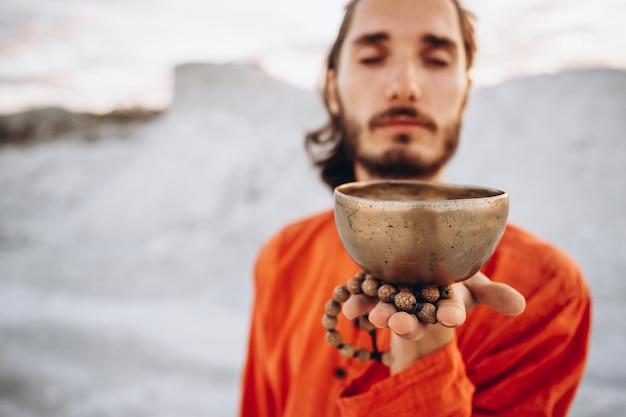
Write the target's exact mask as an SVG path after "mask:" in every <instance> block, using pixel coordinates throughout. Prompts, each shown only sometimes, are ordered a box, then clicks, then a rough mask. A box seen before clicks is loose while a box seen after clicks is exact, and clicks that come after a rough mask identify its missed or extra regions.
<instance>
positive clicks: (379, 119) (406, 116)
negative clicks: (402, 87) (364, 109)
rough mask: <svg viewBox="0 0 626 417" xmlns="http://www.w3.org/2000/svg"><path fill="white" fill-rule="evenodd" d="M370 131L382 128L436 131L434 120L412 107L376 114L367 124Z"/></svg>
mask: <svg viewBox="0 0 626 417" xmlns="http://www.w3.org/2000/svg"><path fill="white" fill-rule="evenodd" d="M369 127H370V129H372V130H373V129H376V128H384V127H423V128H425V129H429V130H432V131H435V130H436V124H435V122H434V120H433V119H432V118H431V117H430V116H428V115H426V114H424V113H421V112H418V111H417V110H416V109H414V108H412V107H392V108H390V109H387V110H385V111H383V112H381V113H378V114H376V115H375V116H374V117H372V118H371V120H370V122H369Z"/></svg>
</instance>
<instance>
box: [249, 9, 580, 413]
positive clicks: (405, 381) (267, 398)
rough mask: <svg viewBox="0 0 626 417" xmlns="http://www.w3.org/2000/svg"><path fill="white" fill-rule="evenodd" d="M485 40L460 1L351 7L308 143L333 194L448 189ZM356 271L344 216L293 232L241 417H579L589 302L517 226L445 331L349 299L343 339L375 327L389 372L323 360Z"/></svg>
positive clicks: (267, 292) (265, 291)
mask: <svg viewBox="0 0 626 417" xmlns="http://www.w3.org/2000/svg"><path fill="white" fill-rule="evenodd" d="M473 39H474V38H473V27H472V24H471V20H470V18H469V15H468V13H467V12H466V11H465V10H464V9H462V8H461V7H460V5H459V4H458V2H457V1H456V0H356V1H352V2H351V3H350V4H349V5H348V6H347V9H346V16H345V19H344V22H343V24H342V26H341V29H340V32H339V36H338V38H337V41H336V43H335V45H334V46H333V48H332V50H331V52H330V55H329V58H328V67H327V74H326V85H325V89H324V99H325V103H326V107H327V110H328V112H329V116H330V122H329V124H328V125H327V126H325V127H323V128H322V129H320V130H318V131H316V132H312V133H311V134H309V135H308V137H307V146H308V148H309V150H310V152H311V154H312V155H313V156H314V158H315V160H316V163H317V165H318V166H320V168H321V170H322V177H323V179H324V180H325V181H326V183H327V184H329V185H330V186H331V187H334V186H336V185H338V184H341V183H343V182H347V181H351V180H355V179H356V180H369V179H377V178H414V179H426V180H433V181H440V180H442V178H443V176H442V175H443V172H442V170H443V167H444V165H445V164H446V162H447V161H448V160H449V159H450V157H451V156H452V155H453V154H454V151H455V149H456V147H457V143H458V138H459V131H460V126H461V117H462V113H463V111H464V109H465V104H466V101H467V96H468V91H469V88H470V84H471V82H470V79H469V76H468V70H469V68H470V67H471V64H472V58H473V54H474V50H475V46H474V40H473ZM320 149H321V152H322V153H321V154H320ZM324 152H327V153H324ZM358 271H359V269H358V267H356V266H355V264H354V263H353V262H352V261H351V260H350V258H349V257H348V255H347V254H346V253H345V250H344V249H343V247H342V245H341V242H340V240H339V238H338V235H337V232H336V229H335V226H334V221H333V215H332V211H328V212H325V213H322V214H319V215H316V216H313V217H311V218H308V219H305V220H302V221H300V222H297V223H295V224H292V225H290V226H288V227H286V228H285V229H283V230H282V231H281V232H280V233H279V234H277V235H276V236H275V237H274V238H273V239H272V240H271V241H270V242H269V243H268V244H267V245H266V246H265V247H264V248H263V250H262V251H261V253H260V256H259V259H258V262H257V265H256V271H255V273H256V274H255V284H256V298H255V303H254V308H253V314H252V325H251V331H250V342H249V352H248V358H247V363H246V369H245V373H244V380H243V398H242V407H241V415H242V416H245V417H249V416H298V417H303V416H366V415H367V416H395V417H398V416H404V415H406V416H416V415H418V416H421V415H424V416H469V415H474V416H479V415H490V416H492V415H498V416H511V415H522V416H563V415H565V414H566V413H567V410H568V408H569V405H570V404H571V401H572V400H573V397H574V394H575V391H576V388H577V386H578V384H579V382H580V379H581V376H582V373H583V368H584V362H585V358H586V354H587V345H588V336H589V320H590V298H589V292H588V289H587V287H586V284H585V282H584V280H583V278H582V277H581V274H580V272H579V270H578V268H577V267H576V266H575V265H574V263H573V262H572V261H571V260H570V259H569V258H567V257H566V256H565V255H564V254H562V253H561V252H559V251H558V250H557V249H555V248H554V247H552V246H550V245H548V244H546V243H544V242H541V241H539V240H538V239H536V238H534V237H532V236H530V235H529V234H528V233H526V232H524V231H522V230H520V229H519V228H516V227H514V226H510V225H509V226H508V227H507V230H506V232H505V234H504V237H503V238H502V241H501V243H500V245H499V246H498V249H497V250H496V252H495V254H494V255H493V256H492V258H491V259H490V260H489V261H488V262H487V264H486V265H485V266H484V267H483V268H482V271H481V272H480V273H479V274H477V275H476V276H474V277H471V278H470V279H468V280H466V281H464V282H463V283H459V284H455V286H454V296H453V297H452V298H451V299H449V300H444V301H440V302H439V304H438V311H437V319H438V324H434V325H424V324H422V323H420V322H419V321H418V320H417V319H416V318H415V316H414V315H410V314H408V313H405V312H398V311H396V309H395V308H394V307H392V305H391V304H384V303H380V304H378V303H377V300H376V299H374V298H369V297H367V296H364V295H359V296H353V297H351V298H350V299H349V300H348V301H346V303H345V304H344V306H343V313H344V316H345V317H341V319H340V320H339V324H338V325H337V330H338V331H339V332H340V333H341V334H342V336H343V338H344V340H346V341H349V342H350V343H352V344H354V345H355V346H368V345H369V335H368V334H367V333H366V332H363V331H361V330H359V328H358V326H355V325H354V323H353V322H351V321H350V320H349V319H355V318H357V317H359V316H361V315H362V314H366V313H368V312H369V318H370V321H371V322H372V323H373V324H374V325H375V326H376V327H377V328H378V331H377V340H378V344H379V347H380V348H381V350H386V349H390V351H391V353H392V355H393V358H394V359H393V362H392V364H391V366H390V367H387V366H386V365H384V364H382V363H381V362H378V361H367V362H360V361H358V360H357V359H356V358H344V357H342V356H341V355H339V354H338V353H337V351H336V350H335V349H333V348H331V347H330V346H328V345H327V344H326V341H325V330H324V328H323V327H322V325H321V323H320V318H321V317H322V315H323V314H324V311H325V310H324V308H325V307H324V305H325V303H326V301H327V299H328V298H330V297H331V296H332V293H333V289H334V288H335V287H336V286H337V285H340V284H343V283H345V282H346V280H347V279H348V278H350V277H351V276H353V275H354V274H355V273H357V272H358ZM487 277H489V278H487ZM514 288H515V289H514Z"/></svg>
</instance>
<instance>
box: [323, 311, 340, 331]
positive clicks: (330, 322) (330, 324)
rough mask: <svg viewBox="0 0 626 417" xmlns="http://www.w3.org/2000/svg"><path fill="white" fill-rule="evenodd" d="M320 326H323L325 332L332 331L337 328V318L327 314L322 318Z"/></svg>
mask: <svg viewBox="0 0 626 417" xmlns="http://www.w3.org/2000/svg"><path fill="white" fill-rule="evenodd" d="M322 326H324V328H325V329H326V330H333V329H334V328H335V327H337V317H331V316H329V315H328V314H324V315H323V316H322Z"/></svg>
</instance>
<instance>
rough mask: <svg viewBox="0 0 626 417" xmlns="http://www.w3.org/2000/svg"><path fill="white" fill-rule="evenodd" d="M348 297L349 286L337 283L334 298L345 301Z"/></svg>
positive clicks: (339, 301) (341, 301)
mask: <svg viewBox="0 0 626 417" xmlns="http://www.w3.org/2000/svg"><path fill="white" fill-rule="evenodd" d="M348 298H350V291H348V287H346V286H345V285H337V286H336V287H335V290H334V291H333V300H335V301H337V302H338V303H343V302H344V301H346V300H347V299H348Z"/></svg>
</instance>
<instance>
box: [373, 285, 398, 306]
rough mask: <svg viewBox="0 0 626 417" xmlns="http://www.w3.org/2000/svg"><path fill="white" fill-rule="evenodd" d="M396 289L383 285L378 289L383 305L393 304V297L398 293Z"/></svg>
mask: <svg viewBox="0 0 626 417" xmlns="http://www.w3.org/2000/svg"><path fill="white" fill-rule="evenodd" d="M397 292H398V291H396V288H395V287H394V286H393V285H391V284H383V285H381V286H380V288H379V289H378V299H379V300H380V301H382V302H383V303H391V302H393V297H394V295H395V294H396V293H397Z"/></svg>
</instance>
